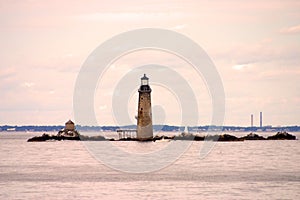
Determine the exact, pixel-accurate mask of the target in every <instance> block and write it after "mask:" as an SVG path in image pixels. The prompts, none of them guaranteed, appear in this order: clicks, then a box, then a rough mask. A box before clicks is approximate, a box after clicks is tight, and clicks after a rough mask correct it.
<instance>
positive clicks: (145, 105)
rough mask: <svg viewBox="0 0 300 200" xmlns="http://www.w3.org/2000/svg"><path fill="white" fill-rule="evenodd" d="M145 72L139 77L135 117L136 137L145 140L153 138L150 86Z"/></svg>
mask: <svg viewBox="0 0 300 200" xmlns="http://www.w3.org/2000/svg"><path fill="white" fill-rule="evenodd" d="M148 82H149V78H147V77H146V74H144V76H143V77H142V78H141V86H140V88H139V105H138V118H137V139H140V140H147V139H152V138H153V128H152V111H151V88H150V86H149V83H148Z"/></svg>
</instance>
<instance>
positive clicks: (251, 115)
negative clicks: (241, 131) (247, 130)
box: [251, 114, 253, 127]
mask: <svg viewBox="0 0 300 200" xmlns="http://www.w3.org/2000/svg"><path fill="white" fill-rule="evenodd" d="M251 127H253V114H251Z"/></svg>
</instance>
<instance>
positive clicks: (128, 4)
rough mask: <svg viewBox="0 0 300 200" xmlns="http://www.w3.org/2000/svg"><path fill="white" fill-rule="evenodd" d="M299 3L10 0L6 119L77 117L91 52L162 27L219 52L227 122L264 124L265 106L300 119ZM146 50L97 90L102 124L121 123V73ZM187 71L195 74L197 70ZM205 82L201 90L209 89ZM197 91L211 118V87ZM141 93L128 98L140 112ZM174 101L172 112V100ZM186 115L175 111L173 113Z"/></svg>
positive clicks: (3, 78) (1, 112) (161, 59)
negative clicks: (80, 78)
mask: <svg viewBox="0 0 300 200" xmlns="http://www.w3.org/2000/svg"><path fill="white" fill-rule="evenodd" d="M299 11H300V2H299V1H297V0H286V1H279V0H262V1H258V0H254V1H253V0H252V1H250V0H249V1H248V0H245V1H240V0H229V1H201V0H200V1H198V0H194V1H191V0H187V1H176V0H175V1H174V0H172V1H171V0H170V1H169V0H167V1H158V0H151V1H150V0H148V1H145V0H133V1H121V0H119V1H116V0H111V1H102V0H100V1H99V0H98V1H74V0H73V1H63V2H61V1H53V0H52V1H48V0H45V1H38V0H27V1H26V0H23V1H1V2H0V24H1V26H0V31H1V37H0V44H1V46H0V56H1V57H0V58H1V59H0V91H1V101H0V102H1V104H0V124H1V125H4V124H12V125H14V124H19V125H25V124H63V123H64V122H65V121H66V120H67V119H69V118H71V119H72V118H73V107H72V103H73V91H74V84H75V81H76V77H77V75H78V72H79V70H80V67H81V65H82V63H83V62H84V61H85V59H86V58H87V57H88V55H89V54H90V53H91V52H92V51H93V50H94V49H95V48H96V47H97V46H98V45H100V44H101V43H102V42H104V41H106V40H107V39H109V38H111V37H112V36H114V35H117V34H119V33H122V32H125V31H128V30H132V29H137V28H145V27H155V28H164V29H171V30H174V31H177V32H179V33H182V34H184V35H186V36H188V37H190V38H191V39H192V40H194V41H195V42H197V43H198V44H199V45H200V46H201V47H203V48H204V50H205V51H206V52H207V54H208V55H209V56H210V57H211V59H212V60H213V62H214V63H215V65H216V67H217V69H218V71H219V73H220V76H221V78H222V81H223V85H224V89H225V95H226V113H225V115H226V117H225V124H226V125H243V126H248V125H249V124H250V114H254V117H255V120H254V122H255V124H256V125H258V123H259V121H258V117H259V112H260V111H263V113H264V124H265V125H269V124H270V125H273V126H277V125H296V124H297V125H299V124H300V123H299V122H300V116H299V113H300V84H299V81H300V56H299V55H300V46H299V44H300V12H299ZM144 55H145V56H144V58H143V59H141V60H140V63H138V62H136V61H135V62H133V60H135V59H134V56H137V55H134V54H133V55H132V57H133V58H130V56H129V57H128V58H124V59H121V60H119V61H118V62H117V63H115V66H114V67H115V68H116V69H117V70H116V69H115V71H118V73H113V72H111V73H107V77H106V78H105V79H104V80H103V81H104V84H103V85H100V86H99V91H100V90H101V91H104V93H105V92H106V94H108V95H107V96H101V95H102V93H101V92H99V91H96V96H95V98H96V99H101V102H100V100H99V105H98V104H96V105H95V110H96V113H97V114H99V116H101V117H99V125H113V124H114V121H113V118H112V117H111V109H110V107H111V96H109V91H110V90H113V86H114V85H115V82H113V81H115V80H116V79H118V78H121V77H122V73H123V72H125V71H128V70H130V69H131V67H132V65H133V64H134V65H138V64H145V63H147V62H150V61H149V60H148V61H147V59H146V56H147V55H148V54H147V53H145V54H144ZM151 55H152V54H151ZM148 56H149V55H148ZM152 56H153V58H155V61H156V63H164V64H166V65H168V64H171V63H168V60H167V58H168V56H165V55H161V56H159V54H155V53H154V54H153V55H152ZM150 57H151V56H150ZM178 63H180V61H178ZM122 70H124V71H122ZM180 70H181V73H183V74H184V75H185V76H186V79H188V80H191V79H192V76H193V75H192V73H190V71H188V70H186V71H185V70H184V69H183V68H182V69H179V71H180ZM112 71H113V69H112ZM149 76H150V81H151V75H149ZM110 81H111V82H110ZM191 84H193V83H191ZM195 84H196V83H195ZM201 88H202V86H199V88H197V87H195V88H194V89H195V90H199V91H200V92H201V91H203V92H205V90H204V89H203V90H202V89H201ZM158 90H159V89H158ZM168 95H170V94H167V93H166V97H168ZM159 98H162V96H159ZM159 98H158V95H157V93H156V94H155V91H153V103H154V105H155V104H158V105H159V104H160V103H161V104H164V105H166V103H165V102H164V101H162V100H160V99H159ZM197 98H198V100H199V102H200V103H199V108H198V109H199V110H200V111H201V115H200V117H201V119H200V121H199V125H206V124H209V123H210V117H211V108H210V106H209V105H210V99H209V95H208V94H207V93H205V94H203V95H202V96H199V97H197ZM103 99H104V100H103ZM134 99H135V97H133V99H131V100H130V102H131V104H130V105H129V106H128V107H129V108H128V112H129V113H130V114H132V116H134V113H135V108H134V106H132V105H135V103H136V102H135V101H136V100H134ZM155 102H156V103H155ZM174 106H176V103H174ZM165 109H166V111H165V112H167V113H169V112H171V111H169V110H170V109H171V108H168V107H167V105H166V107H165ZM174 110H176V109H174ZM174 112H175V111H174ZM154 114H155V113H154ZM178 120H179V119H178V116H176V113H172V114H170V115H169V116H167V120H166V121H167V122H168V123H169V124H171V123H172V122H173V123H174V124H176V123H177V122H178ZM157 122H159V121H157ZM133 123H134V119H133Z"/></svg>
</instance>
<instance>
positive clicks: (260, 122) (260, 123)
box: [259, 112, 262, 128]
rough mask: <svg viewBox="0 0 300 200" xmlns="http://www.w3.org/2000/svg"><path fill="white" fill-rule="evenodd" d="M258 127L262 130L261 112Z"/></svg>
mask: <svg viewBox="0 0 300 200" xmlns="http://www.w3.org/2000/svg"><path fill="white" fill-rule="evenodd" d="M259 126H260V128H262V112H260V117H259Z"/></svg>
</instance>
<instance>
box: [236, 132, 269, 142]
mask: <svg viewBox="0 0 300 200" xmlns="http://www.w3.org/2000/svg"><path fill="white" fill-rule="evenodd" d="M241 139H243V140H266V138H264V137H263V136H260V135H257V134H255V133H249V134H248V135H246V136H244V137H241Z"/></svg>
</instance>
